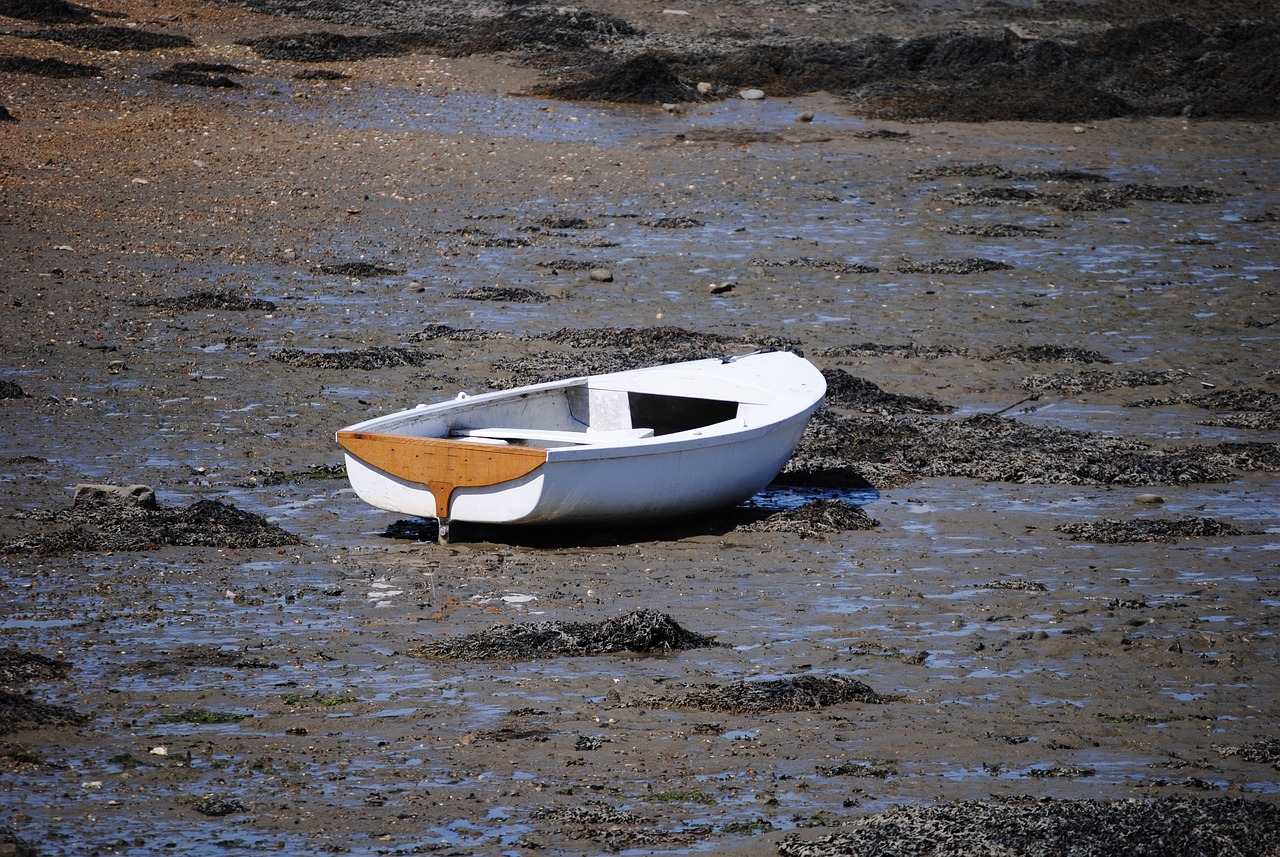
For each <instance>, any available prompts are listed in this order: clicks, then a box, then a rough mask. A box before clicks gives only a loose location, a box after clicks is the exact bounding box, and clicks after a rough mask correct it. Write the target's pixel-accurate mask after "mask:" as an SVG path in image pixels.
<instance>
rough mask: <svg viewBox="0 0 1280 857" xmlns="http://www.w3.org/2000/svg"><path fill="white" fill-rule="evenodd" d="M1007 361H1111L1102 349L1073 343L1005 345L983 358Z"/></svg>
mask: <svg viewBox="0 0 1280 857" xmlns="http://www.w3.org/2000/svg"><path fill="white" fill-rule="evenodd" d="M983 359H984V360H990V361H997V360H998V361H1002V362H1005V363H1110V362H1111V358H1109V357H1107V355H1105V354H1103V353H1102V352H1100V351H1094V350H1092V349H1089V348H1077V347H1076V346H1073V345H1004V346H1001V347H1000V348H997V349H995V351H993V352H991V353H990V354H988V355H987V356H986V357H984V358H983Z"/></svg>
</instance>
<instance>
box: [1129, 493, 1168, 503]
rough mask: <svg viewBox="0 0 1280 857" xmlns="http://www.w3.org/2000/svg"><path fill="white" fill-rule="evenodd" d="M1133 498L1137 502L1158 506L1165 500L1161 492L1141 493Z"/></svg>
mask: <svg viewBox="0 0 1280 857" xmlns="http://www.w3.org/2000/svg"><path fill="white" fill-rule="evenodd" d="M1133 500H1134V502H1135V503H1145V504H1147V505H1148V506H1158V505H1159V504H1161V503H1163V502H1164V498H1163V497H1161V496H1160V495H1159V494H1139V495H1138V496H1137V497H1134V498H1133Z"/></svg>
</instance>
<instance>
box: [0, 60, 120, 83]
mask: <svg viewBox="0 0 1280 857" xmlns="http://www.w3.org/2000/svg"><path fill="white" fill-rule="evenodd" d="M0 73H6V74H34V75H38V76H40V77H50V78H55V79H71V78H77V77H98V76H99V75H101V74H102V69H101V68H100V67H99V66H96V65H88V64H86V63H79V62H66V61H64V60H55V59H46V58H41V59H32V58H31V57H0Z"/></svg>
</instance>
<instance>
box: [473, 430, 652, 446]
mask: <svg viewBox="0 0 1280 857" xmlns="http://www.w3.org/2000/svg"><path fill="white" fill-rule="evenodd" d="M449 436H450V437H465V438H476V439H483V440H541V441H551V442H558V443H577V444H584V445H591V444H613V443H629V442H631V441H635V440H644V439H645V438H647V437H653V429H651V428H635V429H616V430H613V431H553V430H551V429H532V428H501V427H492V426H486V427H484V428H464V429H454V430H453V431H451V432H449Z"/></svg>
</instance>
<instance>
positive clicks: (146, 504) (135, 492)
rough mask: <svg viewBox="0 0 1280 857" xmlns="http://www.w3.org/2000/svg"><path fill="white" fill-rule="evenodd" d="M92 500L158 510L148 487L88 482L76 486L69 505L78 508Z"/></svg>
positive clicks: (151, 490)
mask: <svg viewBox="0 0 1280 857" xmlns="http://www.w3.org/2000/svg"><path fill="white" fill-rule="evenodd" d="M93 500H114V501H116V502H119V503H131V504H133V505H135V506H141V507H142V508H144V509H155V508H158V506H157V504H156V492H155V491H154V490H153V489H152V488H151V486H149V485H125V486H120V485H98V484H93V483H89V482H82V483H81V484H79V485H77V486H76V493H75V494H74V495H73V497H72V500H71V504H72V505H73V506H78V505H80V504H81V503H85V502H90V501H93Z"/></svg>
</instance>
